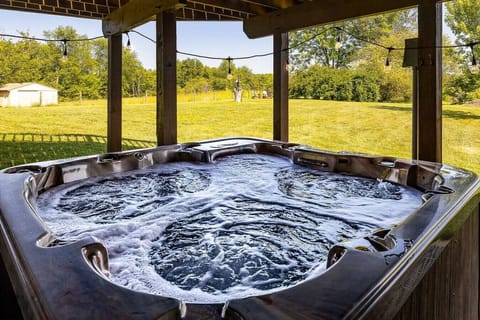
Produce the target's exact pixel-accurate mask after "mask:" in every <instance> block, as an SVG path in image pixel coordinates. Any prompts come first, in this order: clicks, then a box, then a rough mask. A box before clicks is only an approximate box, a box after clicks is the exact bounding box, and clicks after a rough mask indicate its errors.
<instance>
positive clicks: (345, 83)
mask: <svg viewBox="0 0 480 320" xmlns="http://www.w3.org/2000/svg"><path fill="white" fill-rule="evenodd" d="M445 6H446V13H445V17H446V18H445V22H446V24H447V25H448V26H449V27H450V29H451V31H452V33H453V35H454V36H455V44H457V45H464V44H469V43H475V42H478V41H480V14H479V12H480V2H479V1H478V0H456V1H450V2H447V3H446V5H445ZM335 27H336V28H335ZM335 27H334V28H332V26H319V27H312V28H308V29H305V30H300V31H297V32H293V33H291V34H290V48H293V49H292V50H291V51H290V61H291V62H292V63H293V66H294V70H293V71H292V73H291V77H290V86H289V87H290V91H289V95H290V97H291V98H311V99H329V100H349V101H398V102H400V101H409V100H411V96H412V85H413V80H412V68H411V67H403V66H402V65H403V55H404V52H403V50H394V51H391V52H389V51H387V50H386V48H389V47H393V48H403V47H404V46H405V43H404V41H405V39H410V38H416V37H417V12H416V10H415V9H412V10H404V11H398V12H394V13H389V14H384V15H379V16H375V17H369V18H362V19H355V20H350V21H346V22H342V23H338V24H336V25H335ZM306 40H308V41H306ZM375 44H381V45H382V46H383V47H382V46H378V45H375ZM443 45H444V46H445V48H443V50H442V65H443V99H444V100H445V101H449V102H452V103H465V102H468V101H472V100H476V99H480V74H479V73H478V65H477V66H475V65H474V63H475V62H476V61H475V60H476V59H474V58H473V57H480V44H479V45H475V46H473V47H472V48H470V47H469V46H462V47H459V48H448V46H452V45H454V43H451V41H450V40H449V39H448V38H447V37H444V39H443ZM387 58H388V63H387ZM478 63H479V64H480V60H479V61H478ZM386 64H388V66H386Z"/></svg>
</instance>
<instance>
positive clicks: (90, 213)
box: [37, 155, 421, 303]
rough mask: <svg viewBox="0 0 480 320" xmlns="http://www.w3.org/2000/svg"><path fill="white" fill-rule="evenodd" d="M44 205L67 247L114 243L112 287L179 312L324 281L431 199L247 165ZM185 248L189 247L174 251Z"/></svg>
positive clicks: (122, 180) (44, 200)
mask: <svg viewBox="0 0 480 320" xmlns="http://www.w3.org/2000/svg"><path fill="white" fill-rule="evenodd" d="M169 175H171V176H174V177H175V178H174V179H173V178H172V179H173V180H172V179H170V177H169ZM127 177H128V178H127ZM128 179H133V182H132V184H131V185H132V186H133V187H132V190H129V183H127V182H126V181H127V180H128ZM199 179H200V180H201V181H198V180H199ZM345 179H346V180H345ZM339 181H340V182H339ZM345 181H346V182H345ZM117 186H120V189H119V190H116V189H115V188H117ZM352 186H353V188H352ZM92 190H94V191H95V192H97V194H91V193H89V192H90V191H92ZM339 190H340V191H342V192H343V193H339ZM37 205H38V209H39V213H40V215H41V216H42V218H43V219H44V220H45V221H46V222H47V224H48V226H49V227H50V228H51V230H52V231H53V232H54V233H55V234H56V235H57V236H58V237H59V238H62V239H73V240H78V239H80V238H82V237H84V236H86V235H92V236H96V237H98V238H100V239H102V240H103V241H104V243H105V244H106V246H107V248H108V251H109V262H110V269H111V280H112V281H113V282H115V283H117V284H119V285H122V286H125V287H128V288H130V289H132V290H137V291H142V292H148V293H153V294H158V295H162V296H168V297H174V298H176V299H178V300H181V301H187V302H192V303H223V302H225V301H228V300H232V299H236V298H244V297H248V296H254V295H260V294H266V293H268V292H272V291H276V290H280V289H282V288H285V287H288V286H292V285H295V284H297V283H299V282H302V281H305V280H307V279H308V278H309V277H313V276H315V275H317V274H319V273H321V272H322V270H323V269H324V263H325V260H326V253H327V252H328V247H329V246H330V245H331V244H333V243H336V242H338V241H341V240H342V239H345V238H350V237H360V236H362V235H365V234H366V233H367V232H370V231H372V230H373V229H375V228H378V227H389V226H392V225H394V224H396V223H399V222H400V221H402V220H403V219H404V218H405V217H406V216H407V215H408V214H409V213H411V212H413V211H414V210H416V209H417V208H418V207H419V206H420V205H421V198H420V195H419V192H417V191H415V190H412V189H407V188H403V187H399V186H395V185H392V184H389V183H386V182H378V181H371V180H366V179H359V178H353V177H339V175H331V174H324V173H318V172H315V171H314V170H310V169H308V168H304V167H299V166H296V165H292V164H291V163H290V162H289V161H287V160H286V159H282V158H278V157H272V156H264V155H238V156H232V157H226V158H221V159H219V160H218V161H217V162H216V163H213V164H193V163H169V164H163V165H159V166H157V167H154V168H151V169H149V170H144V171H133V172H127V173H122V174H115V175H112V176H111V177H108V178H105V177H98V178H94V179H89V180H85V181H80V182H76V183H70V184H66V185H63V186H59V187H57V188H54V189H52V190H49V191H47V192H46V193H44V194H42V195H40V196H39V197H38V199H37ZM79 206H80V208H79ZM81 206H84V207H85V208H86V209H85V208H84V209H85V210H83V209H82V208H81ZM90 207H92V208H90ZM98 208H101V210H103V211H101V214H99V213H98V212H96V211H95V209H98ZM112 208H113V209H112ZM87 209H88V210H87ZM191 230H193V231H192V232H193V233H192V234H191V235H190V231H191ZM198 233H200V234H198ZM189 237H190V238H189ZM179 239H180V240H181V241H184V242H185V243H186V245H185V247H179V248H177V247H176V246H177V243H175V241H180V240H179ZM172 241H173V242H172ZM167 249H168V250H167ZM175 250H178V251H175ZM178 257H182V259H184V260H182V261H185V263H186V262H187V261H189V263H192V264H193V265H192V266H190V267H194V268H193V269H192V270H193V271H192V270H189V269H188V268H186V267H189V266H188V263H186V264H187V265H186V266H182V265H178V266H177V265H175V267H174V268H172V269H171V272H173V273H174V274H175V275H176V274H177V273H178V274H180V275H183V276H179V277H176V276H175V277H173V276H172V277H171V274H168V273H167V274H164V276H166V277H167V278H169V277H171V278H172V279H174V281H173V280H172V281H173V282H174V283H172V281H167V280H166V279H165V278H163V277H162V276H161V275H160V274H159V270H160V271H162V272H163V271H164V270H167V271H168V270H170V269H169V267H168V264H176V263H177V262H178V261H177V260H178ZM245 259H246V260H245ZM180 262H181V261H180ZM232 263H233V264H232ZM238 263H241V265H236V264H238ZM159 266H160V267H159ZM203 267H205V269H202V268H203ZM183 269H185V270H186V271H185V272H183ZM180 271H182V272H180ZM169 272H170V271H169ZM292 276H293V280H292V281H291V282H289V281H288V280H289V279H286V278H285V277H287V278H288V277H292ZM225 279H233V280H232V281H233V284H232V285H231V286H226V287H223V288H222V289H221V290H217V291H214V292H211V288H210V287H209V286H211V284H212V283H216V282H218V283H223V282H222V281H223V280H225ZM190 283H191V284H193V285H190V286H189V284H190ZM182 288H183V289H182ZM186 288H188V289H186ZM209 288H210V289H209Z"/></svg>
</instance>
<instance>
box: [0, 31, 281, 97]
mask: <svg viewBox="0 0 480 320" xmlns="http://www.w3.org/2000/svg"><path fill="white" fill-rule="evenodd" d="M21 35H22V36H23V37H25V39H21V40H20V41H12V40H10V39H0V85H3V84H6V83H22V82H39V83H41V84H44V85H47V86H51V87H54V88H56V89H57V90H58V92H59V96H60V98H61V99H63V100H72V99H78V98H80V99H82V98H86V99H98V98H105V97H106V96H107V73H108V69H107V67H108V42H107V40H106V39H103V38H100V39H94V40H87V36H85V35H80V34H78V33H77V31H76V30H75V29H73V28H72V27H58V28H56V29H55V30H53V31H44V36H45V39H48V40H58V39H68V41H67V42H66V44H65V43H64V42H63V41H46V42H42V41H36V40H33V39H28V38H29V35H28V34H26V33H22V34H21ZM65 45H66V54H67V55H66V56H64V52H65ZM122 60H123V61H122V87H123V96H125V97H135V96H143V95H145V94H149V95H155V92H156V71H155V70H149V69H146V68H144V66H143V65H142V63H141V62H140V60H139V59H138V57H137V55H136V53H135V52H134V51H132V50H129V49H128V48H126V47H124V48H123V52H122ZM228 70H229V66H228V63H227V62H226V61H223V62H222V63H221V64H220V65H219V67H217V68H214V67H208V66H205V65H203V64H202V63H201V62H200V61H199V60H197V59H186V60H180V61H178V62H177V87H178V90H179V91H181V92H185V93H200V92H206V91H214V90H227V89H228V90H231V89H233V86H234V85H235V81H236V79H241V85H242V87H243V88H244V90H247V91H248V92H249V93H250V94H252V95H253V94H254V93H255V92H258V91H264V90H266V91H270V92H271V90H272V89H271V88H272V75H271V74H254V73H253V72H252V71H251V70H250V69H248V68H246V67H240V68H236V67H235V64H234V63H233V62H232V63H231V64H230V71H231V72H232V73H233V75H234V78H233V79H228V78H227V74H228Z"/></svg>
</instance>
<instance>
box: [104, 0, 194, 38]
mask: <svg viewBox="0 0 480 320" xmlns="http://www.w3.org/2000/svg"><path fill="white" fill-rule="evenodd" d="M185 3H186V0H130V1H129V2H127V4H125V5H124V6H122V7H120V8H118V9H117V10H115V11H113V12H112V13H111V14H109V15H108V16H106V17H105V18H104V19H103V21H102V30H103V34H104V36H110V35H113V34H119V33H122V32H126V31H129V30H131V29H133V28H135V27H137V26H139V25H141V24H143V23H145V22H147V21H149V20H151V18H152V17H154V16H155V15H157V14H159V13H160V12H162V11H165V10H170V9H175V8H177V9H178V8H180V7H182V6H183V5H184V4H185Z"/></svg>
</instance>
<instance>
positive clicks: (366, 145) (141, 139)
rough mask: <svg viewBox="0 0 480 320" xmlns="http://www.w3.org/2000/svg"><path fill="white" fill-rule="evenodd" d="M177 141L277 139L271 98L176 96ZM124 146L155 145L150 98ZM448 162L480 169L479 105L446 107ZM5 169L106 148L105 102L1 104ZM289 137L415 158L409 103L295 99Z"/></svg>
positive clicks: (128, 111) (128, 107) (0, 150)
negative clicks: (27, 105)
mask: <svg viewBox="0 0 480 320" xmlns="http://www.w3.org/2000/svg"><path fill="white" fill-rule="evenodd" d="M178 101H179V102H178V140H179V142H187V141H198V140H205V139H213V138H219V137H226V136H252V137H260V138H268V139H271V138H272V100H271V99H265V100H263V99H260V100H251V99H245V100H244V102H242V103H240V104H237V103H234V102H233V101H231V99H228V98H227V97H226V96H222V95H217V96H214V97H204V96H197V97H193V96H192V97H185V96H182V97H181V98H179V100H178ZM123 119H124V121H123V128H122V129H123V148H124V149H125V150H126V149H136V148H144V147H148V146H154V145H155V139H156V138H155V104H154V100H153V98H148V99H145V98H138V99H125V101H124V107H123ZM443 119H444V121H443V137H444V146H443V160H444V163H447V164H451V165H455V166H459V167H463V168H466V169H470V170H473V171H476V172H480V130H479V128H480V107H475V106H466V105H464V106H450V105H445V106H444V115H443ZM0 120H1V121H0V168H4V167H9V166H13V165H18V164H24V163H30V162H35V161H42V160H51V159H60V158H68V157H73V156H80V155H88V154H96V153H103V152H106V132H107V129H106V122H107V121H106V102H105V100H98V101H83V103H82V105H79V103H62V104H61V105H58V106H48V107H32V108H0ZM290 141H291V142H297V143H301V144H306V145H310V146H313V147H315V148H319V149H325V150H332V151H353V152H361V153H369V154H380V155H389V156H395V157H402V158H410V157H411V107H410V106H409V105H408V104H394V103H354V102H334V101H314V100H290Z"/></svg>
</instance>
